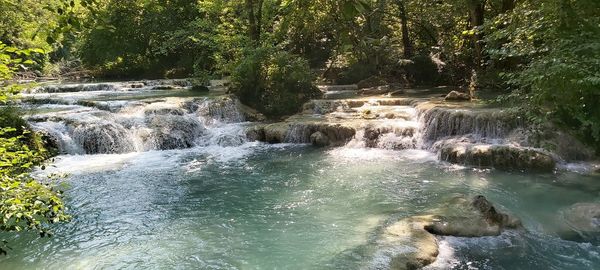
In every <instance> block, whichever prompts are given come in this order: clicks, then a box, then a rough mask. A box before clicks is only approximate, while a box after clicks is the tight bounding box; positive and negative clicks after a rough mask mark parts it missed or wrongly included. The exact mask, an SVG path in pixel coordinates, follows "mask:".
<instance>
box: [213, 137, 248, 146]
mask: <svg viewBox="0 0 600 270" xmlns="http://www.w3.org/2000/svg"><path fill="white" fill-rule="evenodd" d="M217 144H218V145H219V146H221V147H235V146H240V145H242V144H244V139H243V138H242V137H240V136H237V135H231V134H223V135H221V136H219V137H218V138H217Z"/></svg>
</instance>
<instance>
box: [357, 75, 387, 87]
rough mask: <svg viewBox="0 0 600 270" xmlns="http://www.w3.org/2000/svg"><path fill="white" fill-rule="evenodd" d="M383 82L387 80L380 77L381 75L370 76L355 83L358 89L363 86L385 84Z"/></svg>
mask: <svg viewBox="0 0 600 270" xmlns="http://www.w3.org/2000/svg"><path fill="white" fill-rule="evenodd" d="M385 84H387V82H386V81H385V80H384V79H382V78H381V77H378V76H371V77H369V78H367V79H364V80H362V81H360V82H358V83H357V84H356V85H357V86H358V89H363V88H372V87H377V86H381V85H385Z"/></svg>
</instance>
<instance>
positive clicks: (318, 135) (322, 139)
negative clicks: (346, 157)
mask: <svg viewBox="0 0 600 270" xmlns="http://www.w3.org/2000/svg"><path fill="white" fill-rule="evenodd" d="M310 142H311V143H312V144H313V145H314V146H328V145H329V138H328V137H327V135H325V134H323V132H321V131H317V132H315V133H313V134H312V135H310Z"/></svg>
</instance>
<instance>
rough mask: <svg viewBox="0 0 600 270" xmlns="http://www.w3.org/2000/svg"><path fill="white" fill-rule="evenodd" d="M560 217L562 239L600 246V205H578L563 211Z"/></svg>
mask: <svg viewBox="0 0 600 270" xmlns="http://www.w3.org/2000/svg"><path fill="white" fill-rule="evenodd" d="M559 216H560V218H559V220H560V221H561V223H562V224H561V227H562V229H561V231H559V232H558V234H559V236H560V237H561V238H563V239H565V240H571V241H576V242H586V243H591V244H593V245H597V246H598V245H600V203H577V204H574V205H572V206H570V207H568V208H566V209H563V210H562V211H561V212H560V214H559Z"/></svg>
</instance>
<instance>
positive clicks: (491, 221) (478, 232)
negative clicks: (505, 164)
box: [425, 196, 522, 237]
mask: <svg viewBox="0 0 600 270" xmlns="http://www.w3.org/2000/svg"><path fill="white" fill-rule="evenodd" d="M451 210H452V211H449V213H448V214H447V215H444V216H437V217H436V219H435V220H433V221H432V222H431V223H429V224H427V225H425V230H427V231H428V232H430V233H432V234H436V235H449V236H458V237H482V236H497V235H500V233H502V231H504V230H505V229H519V228H522V225H521V221H520V220H519V219H517V218H514V217H512V216H509V215H507V214H503V213H500V212H498V211H496V208H495V207H494V206H493V205H492V204H491V203H490V202H489V201H488V200H487V199H486V198H485V197H484V196H475V198H473V200H472V201H471V202H470V203H469V202H468V201H467V200H462V199H460V198H459V201H458V202H457V203H455V204H453V205H452V206H451Z"/></svg>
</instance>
